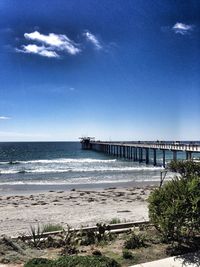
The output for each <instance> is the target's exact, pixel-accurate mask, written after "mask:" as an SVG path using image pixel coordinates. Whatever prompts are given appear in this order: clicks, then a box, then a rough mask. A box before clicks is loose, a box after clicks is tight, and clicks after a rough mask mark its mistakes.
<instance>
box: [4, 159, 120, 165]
mask: <svg viewBox="0 0 200 267" xmlns="http://www.w3.org/2000/svg"><path fill="white" fill-rule="evenodd" d="M109 162H116V159H91V158H85V159H83V158H82V159H81V158H79V159H73V158H58V159H39V160H29V161H7V162H0V164H2V165H4V164H10V165H12V164H13V165H14V164H37V163H43V164H52V163H109Z"/></svg>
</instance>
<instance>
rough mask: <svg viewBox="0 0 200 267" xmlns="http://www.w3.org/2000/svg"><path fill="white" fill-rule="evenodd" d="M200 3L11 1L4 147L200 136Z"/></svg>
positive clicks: (4, 18)
mask: <svg viewBox="0 0 200 267" xmlns="http://www.w3.org/2000/svg"><path fill="white" fill-rule="evenodd" d="M199 44H200V2H199V1H198V0H197V1H193V0H188V1H186V0H184V1H179V0H177V1H174V0H162V1H160V0H156V1H154V0H151V1H147V0H131V1H129V0H126V1H124V0H67V1H64V0H63V1H61V0H60V1H59V0H52V1H46V0H43V1H39V0H34V1H31V0H20V1H15V0H12V1H10V0H1V1H0V48H1V50H0V141H9V140H13V141H14V140H21V141H27V140H32V141H33V140H42V141H48V140H77V138H78V137H79V136H83V135H89V136H96V138H97V139H104V140H157V139H160V140H161V139H163V140H164V139H168V140H173V139H176V140H180V139H185V140H187V139H195V140H197V139H198V140H199V139H200V135H199V133H200V123H199V122H200V119H199V118H200V75H199V71H200V45H199Z"/></svg>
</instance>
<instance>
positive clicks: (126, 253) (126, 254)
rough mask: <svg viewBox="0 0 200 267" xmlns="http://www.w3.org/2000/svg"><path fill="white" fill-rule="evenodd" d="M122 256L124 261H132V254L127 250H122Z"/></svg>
mask: <svg viewBox="0 0 200 267" xmlns="http://www.w3.org/2000/svg"><path fill="white" fill-rule="evenodd" d="M122 256H123V258H124V259H133V253H132V252H130V251H129V250H128V249H123V250H122Z"/></svg>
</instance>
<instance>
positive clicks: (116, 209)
mask: <svg viewBox="0 0 200 267" xmlns="http://www.w3.org/2000/svg"><path fill="white" fill-rule="evenodd" d="M151 190H152V187H151V186H144V187H141V188H139V187H132V188H107V189H101V190H100V189H97V190H72V191H49V192H44V193H34V194H20V195H10V196H8V195H2V196H0V235H2V234H6V235H9V236H18V235H21V234H28V233H29V229H30V225H35V226H37V225H38V223H39V224H40V225H44V224H48V223H52V224H61V225H62V226H63V227H67V225H70V226H71V227H80V226H92V225H96V223H98V222H105V223H109V222H110V221H111V220H112V219H113V218H118V219H120V220H121V221H122V222H123V221H127V222H128V221H142V220H148V204H147V201H146V200H147V198H148V195H149V193H150V191H151Z"/></svg>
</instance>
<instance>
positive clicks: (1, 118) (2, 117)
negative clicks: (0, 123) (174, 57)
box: [0, 116, 11, 120]
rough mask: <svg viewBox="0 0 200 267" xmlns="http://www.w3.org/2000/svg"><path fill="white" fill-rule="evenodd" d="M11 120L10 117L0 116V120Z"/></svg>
mask: <svg viewBox="0 0 200 267" xmlns="http://www.w3.org/2000/svg"><path fill="white" fill-rule="evenodd" d="M10 119H11V118H10V117H7V116H0V120H10Z"/></svg>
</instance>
